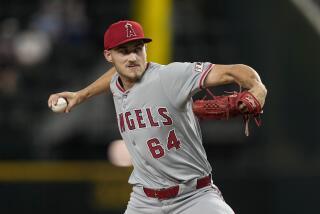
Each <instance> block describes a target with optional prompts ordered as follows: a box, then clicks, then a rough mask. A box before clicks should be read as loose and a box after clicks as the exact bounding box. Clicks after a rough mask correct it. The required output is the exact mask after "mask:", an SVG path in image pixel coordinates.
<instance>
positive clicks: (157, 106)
mask: <svg viewBox="0 0 320 214" xmlns="http://www.w3.org/2000/svg"><path fill="white" fill-rule="evenodd" d="M211 67H212V64H211V63H171V64H169V65H160V64H156V63H149V64H148V67H147V70H146V71H145V73H144V75H143V77H142V79H141V80H140V81H138V82H137V83H135V85H134V86H133V87H132V88H130V89H129V90H127V91H125V90H124V89H123V88H122V87H121V84H120V82H119V75H118V74H115V75H114V76H113V78H112V81H111V84H110V87H111V91H112V94H113V98H114V104H115V108H116V113H117V120H118V125H119V130H120V133H121V135H122V138H123V140H124V141H125V142H126V145H127V148H128V150H129V152H130V154H131V157H132V163H133V167H134V169H133V172H132V174H131V176H130V179H129V183H131V184H140V185H143V186H146V187H151V188H164V187H169V186H173V185H176V184H177V183H183V182H186V181H188V180H191V179H195V178H198V177H202V176H205V175H208V174H209V173H211V166H210V164H209V162H208V160H207V157H206V153H205V150H204V148H203V146H202V137H201V130H200V126H199V123H198V120H197V118H196V117H195V115H194V114H193V112H192V95H194V94H195V93H196V92H197V91H199V90H200V88H201V87H202V86H203V82H204V79H205V77H206V75H207V73H208V72H209V70H210V68H211Z"/></svg>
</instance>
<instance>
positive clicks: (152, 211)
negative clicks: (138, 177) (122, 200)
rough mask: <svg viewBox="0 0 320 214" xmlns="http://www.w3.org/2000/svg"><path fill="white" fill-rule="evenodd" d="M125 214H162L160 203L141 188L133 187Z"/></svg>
mask: <svg viewBox="0 0 320 214" xmlns="http://www.w3.org/2000/svg"><path fill="white" fill-rule="evenodd" d="M125 214H163V211H162V204H161V203H160V202H159V201H158V199H155V198H149V197H147V196H146V195H145V194H144V192H143V190H142V188H140V187H134V188H133V192H132V193H131V195H130V200H129V202H128V206H127V209H126V211H125Z"/></svg>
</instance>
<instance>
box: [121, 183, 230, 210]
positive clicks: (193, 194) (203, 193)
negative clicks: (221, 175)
mask: <svg viewBox="0 0 320 214" xmlns="http://www.w3.org/2000/svg"><path fill="white" fill-rule="evenodd" d="M125 214H234V212H233V210H232V209H231V207H230V206H229V205H228V204H227V203H226V202H225V201H224V199H223V197H222V195H221V193H220V191H219V189H218V188H217V187H216V186H215V185H212V186H207V187H204V188H201V189H197V190H191V191H188V190H186V188H184V189H182V190H179V194H178V196H176V197H174V198H171V199H166V200H159V199H157V198H150V197H148V196H146V195H145V193H144V191H143V187H142V186H134V187H133V191H132V193H131V196H130V201H129V203H128V206H127V210H126V212H125Z"/></svg>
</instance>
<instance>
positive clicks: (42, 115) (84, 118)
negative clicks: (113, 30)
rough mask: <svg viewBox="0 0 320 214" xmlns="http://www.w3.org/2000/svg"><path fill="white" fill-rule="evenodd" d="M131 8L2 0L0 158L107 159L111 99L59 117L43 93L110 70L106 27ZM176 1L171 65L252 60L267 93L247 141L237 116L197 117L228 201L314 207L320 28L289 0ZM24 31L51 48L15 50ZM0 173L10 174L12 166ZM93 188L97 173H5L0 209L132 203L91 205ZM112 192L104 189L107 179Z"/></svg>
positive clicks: (318, 178)
mask: <svg viewBox="0 0 320 214" xmlns="http://www.w3.org/2000/svg"><path fill="white" fill-rule="evenodd" d="M312 2H314V3H317V1H315V0H314V1H312ZM133 4H135V1H134V0H132V1H129V0H123V1H102V0H95V1H80V0H78V1H76V0H74V1H72V0H68V1H58V0H56V1H44V0H43V1H18V0H11V1H5V0H4V1H1V3H0V134H1V138H0V142H1V143H0V165H1V164H3V163H7V162H10V163H12V162H18V163H21V162H46V161H75V160H76V161H79V160H80V161H86V162H88V163H90V162H92V161H102V162H106V164H108V158H107V157H106V149H107V147H108V145H109V143H110V142H111V141H113V140H116V139H120V138H121V137H120V135H119V132H118V127H117V123H116V119H115V116H114V109H113V102H112V97H111V96H110V95H101V96H99V97H96V98H94V99H92V100H89V101H88V102H87V103H84V104H82V105H81V106H79V107H77V108H76V109H74V111H73V112H72V113H71V114H68V115H64V114H59V115H57V114H53V113H52V112H51V111H50V110H49V109H48V108H47V99H48V96H49V95H50V94H51V93H54V92H60V91H64V90H70V91H75V90H79V89H81V88H83V87H84V86H86V85H88V84H89V83H91V82H92V81H94V80H95V79H96V78H98V77H99V76H100V75H102V74H103V73H104V72H105V71H106V70H107V69H108V66H109V65H108V64H107V63H106V62H105V61H104V58H103V55H102V51H103V33H104V31H105V29H106V28H107V26H108V25H109V24H111V23H112V22H114V21H117V20H119V19H127V18H130V19H134V17H133V16H132V14H133V13H132V9H131V8H132V5H133ZM173 4H174V5H173V6H174V8H173V18H172V28H173V35H172V39H173V47H172V52H173V54H172V56H173V57H172V59H170V61H190V62H191V61H210V62H212V63H217V64H236V63H242V64H247V65H250V66H252V67H253V68H255V69H256V70H257V71H258V73H259V74H260V76H261V78H262V81H263V82H264V83H265V85H266V86H267V89H268V97H267V101H266V104H265V108H264V114H263V116H262V119H263V125H262V127H260V128H257V127H256V126H255V125H254V123H251V127H250V131H251V133H250V136H249V137H245V136H244V127H243V124H242V121H241V119H240V118H237V119H232V120H230V121H202V122H201V126H202V130H203V138H204V146H205V148H206V151H207V155H208V159H209V161H210V162H211V163H212V166H213V179H214V183H216V184H217V185H218V186H219V188H220V189H221V190H222V193H223V195H224V197H225V199H226V201H227V202H228V203H229V204H230V205H231V207H232V208H233V209H234V210H235V212H236V213H238V214H239V213H240V214H242V213H246V214H250V213H262V214H271V213H272V214H277V213H281V214H283V213H290V214H294V213H316V212H318V206H317V205H318V202H319V196H318V193H319V191H320V155H319V154H320V145H319V141H320V137H319V135H320V132H319V131H320V130H319V125H318V123H319V119H320V116H319V107H320V106H319V104H320V99H319V98H320V97H319V90H318V80H319V79H320V78H319V76H320V74H319V68H320V61H319V55H320V34H319V33H317V31H316V29H315V28H314V27H313V25H312V24H311V23H310V22H308V20H307V19H306V18H305V16H304V15H303V13H302V12H301V11H300V10H299V9H298V8H297V7H296V6H295V5H294V4H293V2H292V1H289V0H285V1H277V0H261V1H254V0H241V1H236V0H233V1H223V0H212V1H209V0H197V1H191V0H175V1H173ZM318 10H319V8H318ZM319 11H320V10H319ZM26 34H27V35H30V34H32V35H33V36H35V37H36V38H37V40H36V41H38V42H42V43H40V44H41V45H40V46H41V47H45V48H43V49H42V50H40V51H39V52H40V53H41V54H40V56H38V59H37V57H34V58H33V61H32V59H29V61H28V59H24V58H23V56H21V55H19V54H18V53H17V52H18V51H19V50H20V52H21V49H23V45H21V37H22V36H25V35H26ZM22 38H26V37H22ZM19 42H20V43H19ZM31 43H32V42H31ZM150 45H156V46H159V45H161V41H153V43H152V44H150ZM28 48H29V50H30V49H31V50H32V46H27V49H28ZM41 51H42V52H41ZM22 52H23V51H22ZM35 52H36V51H35ZM26 55H32V51H31V52H29V51H27V54H26ZM30 61H31V62H30ZM234 88H235V89H237V88H236V87H235V86H226V87H221V88H213V89H212V91H213V92H214V93H215V94H219V93H222V92H223V91H224V90H233V89H234ZM202 95H203V94H202V93H200V94H198V95H197V96H196V98H199V97H202ZM1 169H2V168H1V167H0V178H3V177H5V176H7V174H6V171H1ZM106 174H110V173H106ZM9 177H10V176H9ZM13 177H14V176H13ZM75 180H76V179H75ZM119 185H120V184H119ZM123 185H126V182H124V184H123ZM93 186H97V182H96V180H94V181H92V180H90V179H89V180H88V181H86V180H81V181H61V180H60V181H58V182H57V181H54V179H53V180H52V181H39V180H37V179H36V181H31V182H30V181H28V180H23V178H21V179H15V180H13V181H10V179H1V180H0V212H1V213H21V212H30V213H31V212H32V213H79V214H81V213H122V212H123V210H124V209H125V206H126V204H125V203H124V204H123V205H122V207H118V208H112V207H108V206H98V205H96V203H94V202H92V200H93V199H92V198H95V197H93V196H92V189H94V187H93ZM105 188H107V189H106V190H105V191H106V192H108V188H110V186H109V187H108V185H107V187H105ZM115 191H117V190H115ZM114 194H117V192H115V193H114ZM106 200H108V199H106Z"/></svg>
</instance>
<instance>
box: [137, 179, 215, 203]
mask: <svg viewBox="0 0 320 214" xmlns="http://www.w3.org/2000/svg"><path fill="white" fill-rule="evenodd" d="M210 185H211V175H208V176H206V177H203V178H199V179H197V185H196V189H201V188H203V187H206V186H210ZM143 191H144V193H145V194H146V195H147V196H148V197H151V198H158V199H169V198H174V197H176V196H177V195H178V192H179V185H177V186H173V187H169V188H163V189H150V188H146V187H143Z"/></svg>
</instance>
